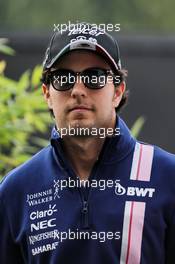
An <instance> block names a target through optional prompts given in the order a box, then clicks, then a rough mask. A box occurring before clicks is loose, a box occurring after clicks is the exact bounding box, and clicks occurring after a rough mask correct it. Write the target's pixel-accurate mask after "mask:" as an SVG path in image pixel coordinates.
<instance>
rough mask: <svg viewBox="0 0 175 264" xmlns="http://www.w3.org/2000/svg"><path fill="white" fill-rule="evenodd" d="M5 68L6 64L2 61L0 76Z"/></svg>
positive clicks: (0, 63)
mask: <svg viewBox="0 0 175 264" xmlns="http://www.w3.org/2000/svg"><path fill="white" fill-rule="evenodd" d="M5 68H6V62H5V61H4V60H2V61H0V74H2V73H4V70H5Z"/></svg>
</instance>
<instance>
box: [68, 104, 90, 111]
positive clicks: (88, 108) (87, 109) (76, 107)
mask: <svg viewBox="0 0 175 264" xmlns="http://www.w3.org/2000/svg"><path fill="white" fill-rule="evenodd" d="M73 111H74V112H85V111H92V108H90V107H87V106H84V105H77V106H74V107H72V108H70V109H69V112H73Z"/></svg>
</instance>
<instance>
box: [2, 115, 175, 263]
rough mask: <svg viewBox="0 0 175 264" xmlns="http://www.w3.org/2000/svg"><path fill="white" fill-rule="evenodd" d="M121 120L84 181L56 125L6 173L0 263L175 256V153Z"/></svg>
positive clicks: (124, 260) (164, 259) (173, 258)
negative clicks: (44, 142)
mask: <svg viewBox="0 0 175 264" xmlns="http://www.w3.org/2000/svg"><path fill="white" fill-rule="evenodd" d="M116 123H117V124H116V127H119V128H120V135H117V136H114V137H110V138H109V137H108V138H106V140H105V143H104V146H103V149H102V151H101V153H100V156H99V158H98V160H97V161H96V163H95V165H94V167H93V169H92V171H91V174H90V176H89V182H87V183H86V184H84V185H80V182H79V180H78V177H77V175H75V173H74V171H73V169H72V167H71V165H70V164H69V162H68V160H67V159H66V157H65V155H64V151H63V149H62V139H61V138H60V137H59V135H58V133H57V131H56V129H53V131H52V136H51V144H50V145H49V146H47V147H46V148H43V149H42V150H41V151H40V152H38V153H37V154H36V155H34V156H33V157H32V158H31V159H30V160H29V161H27V162H25V163H24V164H22V165H21V166H19V167H17V168H16V169H14V170H13V171H11V172H10V173H9V174H8V175H7V176H6V177H5V178H4V179H3V181H2V182H1V185H0V263H1V264H20V263H27V264H40V263H48V264H90V263H92V264H93V263H94V264H114V263H116V264H117V263H120V264H139V263H141V264H155V263H156V264H164V263H168V264H174V263H175V156H174V155H173V154H170V153H168V152H166V151H164V150H162V149H160V148H158V147H156V146H150V145H147V144H144V143H140V142H137V141H136V140H135V139H134V138H133V137H132V136H131V134H130V132H129V130H128V128H127V126H126V125H125V123H124V122H123V121H122V120H121V119H120V118H118V119H117V122H116Z"/></svg>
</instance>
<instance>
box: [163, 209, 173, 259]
mask: <svg viewBox="0 0 175 264" xmlns="http://www.w3.org/2000/svg"><path fill="white" fill-rule="evenodd" d="M165 246H166V261H165V263H166V264H174V263H175V211H174V214H173V217H172V221H171V224H170V226H169V227H168V230H167V237H166V245H165Z"/></svg>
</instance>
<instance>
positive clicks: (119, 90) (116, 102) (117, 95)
mask: <svg viewBox="0 0 175 264" xmlns="http://www.w3.org/2000/svg"><path fill="white" fill-rule="evenodd" d="M125 90H126V83H125V81H123V82H121V83H120V85H119V86H117V87H115V93H114V99H113V103H114V107H117V106H118V105H119V104H120V101H121V99H122V96H123V94H124V92H125Z"/></svg>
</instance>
